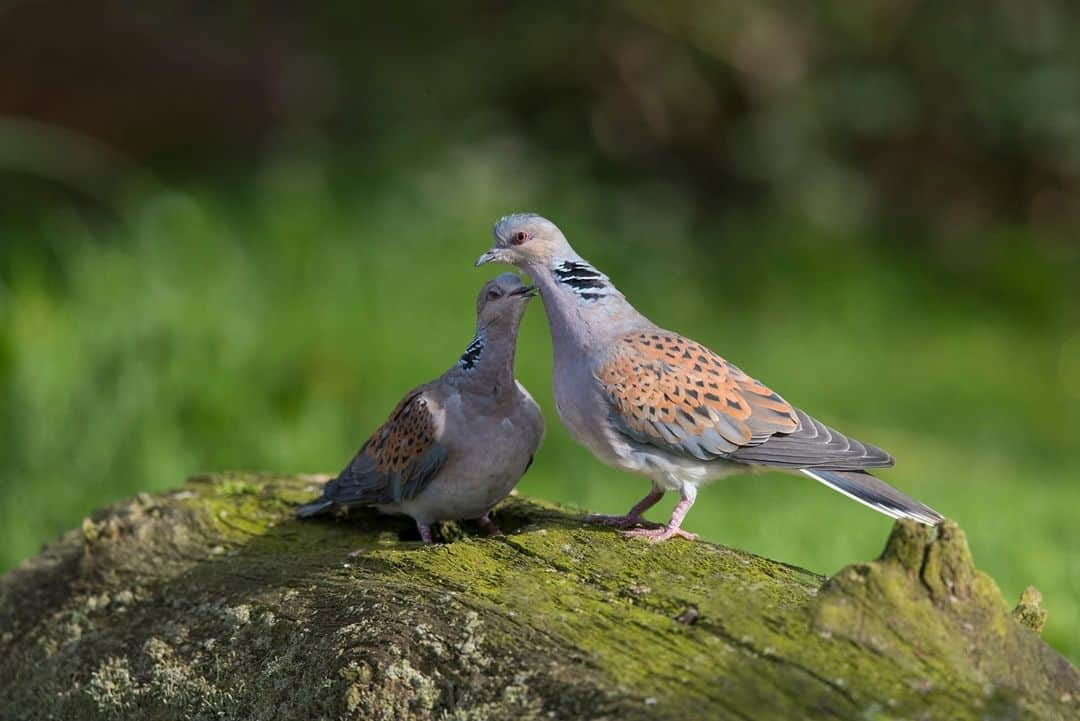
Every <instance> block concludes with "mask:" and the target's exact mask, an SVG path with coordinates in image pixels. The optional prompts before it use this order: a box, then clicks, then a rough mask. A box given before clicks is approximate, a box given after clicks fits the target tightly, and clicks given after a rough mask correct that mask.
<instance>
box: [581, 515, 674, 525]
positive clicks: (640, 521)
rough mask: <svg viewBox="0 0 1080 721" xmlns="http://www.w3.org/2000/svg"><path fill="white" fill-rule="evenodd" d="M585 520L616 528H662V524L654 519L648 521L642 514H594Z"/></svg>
mask: <svg viewBox="0 0 1080 721" xmlns="http://www.w3.org/2000/svg"><path fill="white" fill-rule="evenodd" d="M585 520H587V521H588V522H589V523H596V524H598V525H601V526H614V527H615V528H635V527H644V528H661V526H660V524H658V523H653V522H652V521H646V520H645V519H644V518H642V517H641V516H634V515H630V514H628V515H625V516H605V515H601V514H592V515H590V516H588V517H587V518H586V519H585Z"/></svg>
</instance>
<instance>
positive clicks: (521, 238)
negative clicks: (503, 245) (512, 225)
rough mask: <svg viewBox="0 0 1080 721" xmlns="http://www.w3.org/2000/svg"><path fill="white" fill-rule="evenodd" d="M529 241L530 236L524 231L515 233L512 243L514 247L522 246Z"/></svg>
mask: <svg viewBox="0 0 1080 721" xmlns="http://www.w3.org/2000/svg"><path fill="white" fill-rule="evenodd" d="M528 239H529V234H528V233H526V232H525V231H524V230H519V231H518V232H516V233H514V235H513V237H512V238H510V242H511V243H513V244H514V245H521V244H522V243H524V242H525V241H526V240H528Z"/></svg>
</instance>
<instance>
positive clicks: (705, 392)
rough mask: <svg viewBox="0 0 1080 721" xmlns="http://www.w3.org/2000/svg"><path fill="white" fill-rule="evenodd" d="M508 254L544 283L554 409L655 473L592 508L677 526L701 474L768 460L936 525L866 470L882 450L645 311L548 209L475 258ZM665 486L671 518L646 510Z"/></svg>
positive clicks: (652, 530)
mask: <svg viewBox="0 0 1080 721" xmlns="http://www.w3.org/2000/svg"><path fill="white" fill-rule="evenodd" d="M491 262H496V263H508V264H512V265H516V266H517V267H519V268H520V269H521V270H523V271H525V272H526V273H528V274H529V275H530V276H531V277H532V279H533V282H534V283H536V284H537V286H538V287H539V288H540V292H541V294H542V295H543V298H544V308H545V309H546V311H547V315H548V321H549V323H550V326H551V338H552V345H553V347H554V353H555V367H554V390H555V403H556V406H557V408H558V411H559V417H560V418H561V419H562V422H563V423H564V424H565V425H566V427H567V428H568V429H569V431H570V433H571V434H572V435H573V436H574V438H575V439H577V441H578V442H580V443H581V444H582V445H584V446H585V447H586V448H588V449H589V450H590V451H592V453H593V455H595V456H596V457H597V458H599V459H600V460H601V461H604V462H605V463H607V464H609V465H612V466H615V467H616V468H621V469H624V470H627V471H633V472H635V473H639V474H641V475H644V476H647V477H648V478H650V479H651V480H652V490H651V491H650V492H649V494H648V495H647V496H645V498H643V499H642V500H641V501H640V502H639V503H638V504H637V505H635V506H634V507H633V508H631V509H630V511H629V513H627V514H626V515H625V516H594V517H593V520H595V521H597V522H601V523H606V524H610V525H615V526H618V527H622V528H632V530H630V531H628V532H627V533H628V535H633V536H641V537H645V538H650V539H654V540H665V539H668V538H671V537H673V536H681V537H683V538H687V539H693V538H695V536H694V535H693V534H691V533H687V532H686V531H684V530H682V528H681V525H682V522H683V518H685V516H686V513H687V511H689V510H690V507H691V506H692V505H693V503H694V499H695V498H696V496H697V489H698V486H700V485H701V484H703V483H706V482H708V481H712V480H715V479H717V478H722V477H724V476H727V475H731V474H733V473H738V472H741V471H748V470H751V469H752V468H753V467H757V468H774V469H781V470H787V471H792V472H796V473H802V474H804V475H806V476H809V477H810V478H813V479H814V480H816V481H819V482H821V483H824V484H825V485H826V486H829V487H830V488H832V489H834V490H836V491H839V492H840V493H843V494H844V495H846V496H848V497H850V498H853V499H855V500H856V501H859V502H860V503H863V504H865V505H867V506H869V507H870V508H873V509H874V510H876V511H880V512H881V513H884V514H886V515H888V516H891V517H893V518H912V519H915V520H916V521H919V522H921V523H925V524H928V525H935V524H937V523H939V522H940V521H941V520H942V517H941V515H939V514H938V513H937V512H936V511H934V510H932V509H930V508H928V507H927V506H925V505H923V504H922V503H919V502H918V501H916V500H914V499H912V498H909V497H908V496H906V495H904V494H903V493H901V492H900V491H898V490H896V489H895V488H892V487H891V486H889V485H887V484H886V483H884V482H882V481H881V480H879V479H877V478H875V477H874V476H872V475H870V474H869V473H868V472H867V470H866V469H870V468H886V467H889V466H892V465H893V458H892V456H890V455H889V454H888V453H886V452H885V451H883V450H881V449H880V448H877V447H875V446H872V445H869V444H867V443H862V442H860V441H856V440H855V439H853V438H848V437H847V436H844V435H842V434H841V433H838V432H837V431H835V430H833V429H832V428H829V427H828V426H826V425H824V424H823V423H821V422H819V421H817V420H815V419H813V418H811V417H810V416H809V415H807V414H806V413H804V412H803V411H801V410H799V409H798V408H795V407H794V406H792V405H791V404H789V403H788V402H787V401H785V400H784V399H783V398H781V397H780V396H779V395H778V394H776V393H775V392H773V391H772V390H770V389H769V388H767V387H766V386H765V385H763V384H762V383H761V382H760V381H757V380H755V379H754V378H751V377H750V376H748V375H747V374H746V373H744V372H743V371H741V370H740V369H739V368H737V367H735V366H734V365H732V364H731V363H729V362H728V361H726V360H724V359H723V358H721V357H720V356H718V355H716V354H715V353H713V352H712V351H711V350H709V349H708V348H706V347H705V346H703V345H701V344H700V343H695V342H694V341H692V340H690V339H688V338H684V337H682V336H680V335H679V334H677V333H673V332H671V331H667V330H663V329H661V328H659V327H657V326H656V325H655V324H654V323H653V322H652V321H650V320H649V319H648V318H646V317H645V316H643V315H642V314H641V313H639V312H638V311H637V310H635V309H634V307H633V306H632V305H630V303H629V302H628V301H627V300H626V298H625V296H623V294H622V293H620V292H619V291H618V289H616V288H615V286H614V285H612V283H611V281H610V279H609V278H608V277H607V276H606V275H604V274H603V273H601V272H600V271H599V270H597V269H596V268H594V267H593V266H591V265H590V264H589V263H588V262H586V261H585V260H584V259H582V257H581V256H580V255H578V254H577V253H575V252H574V249H573V248H571V247H570V244H569V243H568V242H567V241H566V238H565V237H564V236H563V234H562V232H561V231H560V230H559V229H558V228H557V227H556V226H555V224H554V223H552V222H551V221H549V220H547V219H545V218H542V217H540V216H539V215H533V214H526V213H521V214H516V215H509V216H507V217H505V218H503V219H501V220H500V221H499V222H498V223H496V225H495V246H494V247H493V248H492V249H491V250H489V251H488V252H486V253H484V254H483V255H482V256H480V259H479V260H477V262H476V264H477V265H483V264H485V263H491ZM665 491H676V492H678V493H679V495H680V500H679V502H678V503H677V504H676V506H675V510H674V511H673V512H672V514H671V519H670V520H669V521H668V523H667V524H666V525H664V526H658V527H657V526H656V525H655V524H648V523H647V522H645V521H644V520H643V519H642V514H643V513H644V512H645V511H646V510H648V509H649V508H651V507H652V506H653V505H655V504H656V503H657V502H658V501H659V500H660V498H661V497H662V496H663V494H664V492H665Z"/></svg>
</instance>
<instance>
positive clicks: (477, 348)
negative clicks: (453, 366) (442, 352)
mask: <svg viewBox="0 0 1080 721" xmlns="http://www.w3.org/2000/svg"><path fill="white" fill-rule="evenodd" d="M483 353H484V334H483V333H477V334H476V337H475V338H473V340H472V343H470V344H469V347H468V348H466V349H465V352H464V353H463V354H462V355H461V360H459V361H458V366H460V367H461V368H462V369H464V370H472V369H473V367H475V366H476V361H478V360H480V356H481V355H483Z"/></svg>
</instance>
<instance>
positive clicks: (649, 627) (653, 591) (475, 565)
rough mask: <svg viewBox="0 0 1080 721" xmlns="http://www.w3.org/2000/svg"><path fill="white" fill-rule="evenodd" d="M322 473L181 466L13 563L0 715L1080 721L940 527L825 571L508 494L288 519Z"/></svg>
mask: <svg viewBox="0 0 1080 721" xmlns="http://www.w3.org/2000/svg"><path fill="white" fill-rule="evenodd" d="M315 486H316V484H315V483H314V482H313V479H311V478H302V477H300V478H298V477H270V476H256V475H251V474H232V475H220V476H212V477H202V478H196V479H193V480H191V481H190V482H188V484H187V485H185V486H184V487H183V488H182V489H180V490H178V491H175V492H172V493H167V494H163V495H158V496H150V495H141V496H139V497H138V498H137V499H135V500H133V501H131V502H128V503H122V504H118V505H116V506H113V507H111V508H108V509H105V510H103V511H101V512H99V513H97V514H95V516H94V517H93V518H92V519H87V520H86V521H84V523H83V525H82V528H81V529H79V530H77V531H73V532H71V533H69V534H67V535H66V536H64V537H63V538H62V539H61V540H60V541H58V542H57V543H55V544H53V545H51V546H49V547H48V548H46V549H45V550H44V551H43V552H42V553H41V554H40V555H39V556H37V557H35V558H32V559H30V560H29V561H27V562H26V563H24V564H23V565H22V566H20V567H19V568H17V569H16V570H14V571H12V572H11V573H9V574H8V575H7V576H6V577H4V579H3V580H2V582H0V718H3V719H95V718H105V719H139V720H146V719H219V718H224V719H430V718H435V719H462V720H465V719H477V720H480V719H520V718H558V719H581V718H585V719H599V718H607V719H646V718H648V719H680V720H682V719H696V718H708V719H783V720H784V721H794V720H797V719H816V718H828V719H833V718H835V719H948V720H949V721H955V720H957V719H1025V718H1039V719H1076V718H1080V675H1078V673H1077V671H1076V669H1075V668H1073V667H1072V666H1071V665H1070V664H1069V663H1068V661H1066V660H1065V659H1064V658H1062V657H1061V656H1060V655H1059V654H1057V653H1056V652H1055V651H1053V650H1052V649H1050V648H1049V647H1048V646H1046V645H1045V644H1044V643H1043V642H1042V641H1041V640H1040V639H1039V636H1038V633H1037V630H1038V628H1039V626H1040V624H1041V622H1042V620H1043V612H1042V611H1041V610H1040V609H1039V608H1038V604H1037V597H1036V593H1035V592H1032V593H1029V594H1025V599H1023V600H1022V603H1021V605H1020V606H1018V607H1017V608H1016V609H1014V610H1012V611H1010V608H1009V607H1008V605H1007V604H1006V603H1005V601H1004V600H1003V599H1002V597H1001V593H1000V592H999V591H998V589H997V587H996V586H995V584H994V582H993V581H992V580H991V579H990V578H989V577H987V576H986V575H984V574H982V573H980V572H979V571H977V570H975V568H974V566H973V564H972V560H971V557H970V554H969V552H968V548H967V543H966V541H965V538H964V535H963V533H962V532H961V531H960V530H959V529H958V528H957V527H956V526H955V525H954V524H952V523H946V524H945V525H943V526H942V527H941V528H940V530H939V532H938V534H937V535H936V537H935V538H934V539H933V540H931V534H930V532H929V531H927V530H926V529H923V528H922V527H919V526H915V525H913V524H909V523H898V524H897V525H896V527H895V528H894V530H893V533H892V535H891V537H890V538H889V540H888V543H887V545H886V548H885V551H884V553H883V555H882V557H881V558H880V559H878V560H876V561H873V562H870V563H859V564H855V565H852V566H849V567H847V568H845V569H843V570H842V571H840V572H839V573H838V574H836V575H835V576H834V577H832V578H829V579H825V578H822V577H820V576H817V575H815V574H813V573H810V572H808V571H804V570H802V569H799V568H795V567H792V566H788V565H785V564H783V563H778V562H776V561H771V560H768V559H765V558H760V557H757V556H754V555H751V554H749V553H745V552H742V551H737V550H733V549H729V548H724V547H720V546H714V545H712V544H709V543H701V542H698V543H686V542H682V541H673V542H669V543H665V544H660V545H653V544H650V543H646V542H642V541H638V540H632V539H626V538H623V537H621V536H620V535H618V534H617V533H615V532H613V531H610V530H605V529H598V528H592V527H585V526H584V525H583V523H582V521H581V517H580V515H577V514H574V513H572V512H570V511H568V510H566V509H564V508H560V507H558V506H555V505H552V504H547V503H540V502H537V501H531V500H528V499H525V498H521V497H513V498H511V499H509V500H508V501H507V502H505V503H504V504H503V505H501V506H500V507H499V509H498V510H497V512H496V517H497V519H498V522H499V524H500V525H501V526H502V528H503V529H504V530H506V531H507V532H508V535H507V536H506V537H504V538H482V537H477V536H476V535H474V533H473V529H471V528H466V529H465V532H464V533H463V532H462V531H461V529H458V530H456V531H454V529H453V528H445V529H444V531H445V532H446V533H447V534H449V535H452V536H453V535H456V537H455V538H454V540H453V542H452V543H448V544H445V545H436V546H430V547H424V546H422V545H421V544H420V543H419V542H417V541H416V540H414V539H415V532H414V531H413V530H412V527H411V526H412V524H411V523H410V522H408V521H407V520H399V519H391V518H386V517H381V516H377V515H375V514H374V513H368V512H363V511H361V512H354V513H353V514H351V515H350V516H349V517H348V518H344V519H342V518H339V519H334V518H328V519H323V520H317V521H305V522H299V521H296V520H294V519H293V517H292V509H293V506H294V504H297V503H299V502H300V501H302V500H307V499H308V498H310V497H311V496H312V494H313V493H314V491H315ZM403 539H404V540H403Z"/></svg>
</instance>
